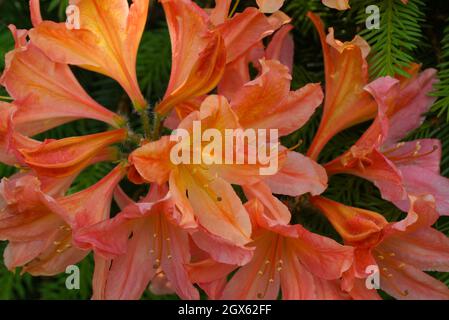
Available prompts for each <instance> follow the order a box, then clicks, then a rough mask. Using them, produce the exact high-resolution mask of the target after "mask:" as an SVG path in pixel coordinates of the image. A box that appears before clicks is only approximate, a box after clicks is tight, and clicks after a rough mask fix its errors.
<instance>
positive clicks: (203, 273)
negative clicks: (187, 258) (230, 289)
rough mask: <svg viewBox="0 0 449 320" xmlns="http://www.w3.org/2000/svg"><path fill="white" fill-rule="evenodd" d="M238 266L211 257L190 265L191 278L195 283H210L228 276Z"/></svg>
mask: <svg viewBox="0 0 449 320" xmlns="http://www.w3.org/2000/svg"><path fill="white" fill-rule="evenodd" d="M234 269H236V266H234V265H230V264H225V263H220V262H217V261H215V260H212V259H210V258H207V259H204V260H201V261H198V262H194V263H190V264H189V265H188V270H189V275H190V280H191V281H192V282H193V283H210V282H213V281H216V280H220V279H222V278H226V277H227V276H228V275H229V274H230V273H231V272H232V271H233V270H234Z"/></svg>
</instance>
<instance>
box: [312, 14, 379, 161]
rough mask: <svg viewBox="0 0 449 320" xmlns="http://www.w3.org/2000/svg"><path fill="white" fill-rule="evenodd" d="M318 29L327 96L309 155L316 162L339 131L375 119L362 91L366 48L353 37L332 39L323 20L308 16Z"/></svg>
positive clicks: (371, 104) (373, 108)
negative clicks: (347, 40)
mask: <svg viewBox="0 0 449 320" xmlns="http://www.w3.org/2000/svg"><path fill="white" fill-rule="evenodd" d="M308 16H309V18H310V19H312V22H313V23H314V24H315V27H316V29H317V30H318V33H319V36H320V39H321V45H322V47H323V55H324V67H325V77H326V79H325V80H326V90H325V91H326V97H325V102H324V109H323V117H322V119H321V123H320V127H319V129H318V132H317V134H316V135H315V138H314V140H313V142H312V145H311V146H310V149H309V151H308V155H309V156H310V157H311V158H312V159H317V157H318V155H319V153H320V151H321V150H322V149H323V147H324V146H325V145H326V143H327V142H329V140H330V139H331V138H332V137H333V136H334V135H335V134H337V133H339V132H340V131H342V130H344V129H346V128H349V127H351V126H353V125H356V124H358V123H361V122H364V121H366V120H369V119H372V118H374V116H375V115H376V103H375V102H374V99H373V98H372V97H371V96H370V95H369V94H368V93H367V92H366V91H365V90H364V87H365V85H366V84H368V64H367V62H366V56H367V55H368V53H369V50H370V48H369V45H368V43H366V41H365V40H363V38H361V37H359V36H356V37H355V38H354V39H353V40H352V41H351V42H344V43H342V42H340V41H338V40H335V39H334V30H333V29H332V28H330V29H329V34H328V35H327V37H326V35H325V32H324V25H323V23H322V21H321V20H320V19H319V18H318V17H317V16H316V15H314V14H313V13H309V14H308Z"/></svg>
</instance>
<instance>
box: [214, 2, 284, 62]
mask: <svg viewBox="0 0 449 320" xmlns="http://www.w3.org/2000/svg"><path fill="white" fill-rule="evenodd" d="M275 29H276V28H275V27H273V26H272V25H271V24H270V22H269V20H268V19H267V17H265V15H264V14H263V13H261V12H260V11H259V10H257V9H256V8H247V9H245V11H243V12H241V13H237V14H236V15H235V16H234V17H233V18H232V19H230V20H228V21H226V22H225V23H223V24H222V25H220V26H219V27H218V28H217V30H218V32H220V34H221V35H222V37H223V39H224V42H225V45H226V53H227V57H226V63H231V62H233V61H235V60H236V59H237V58H239V57H240V56H242V55H243V54H245V53H246V52H248V50H249V49H250V48H252V47H253V46H254V45H255V44H257V43H258V42H259V41H261V40H262V39H263V38H265V37H266V36H269V35H270V34H272V33H273V32H274V31H275Z"/></svg>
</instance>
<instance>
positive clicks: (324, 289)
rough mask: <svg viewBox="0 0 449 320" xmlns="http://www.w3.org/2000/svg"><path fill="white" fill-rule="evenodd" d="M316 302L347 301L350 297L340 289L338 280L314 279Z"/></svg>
mask: <svg viewBox="0 0 449 320" xmlns="http://www.w3.org/2000/svg"><path fill="white" fill-rule="evenodd" d="M315 291H316V299H317V300H349V299H350V296H349V295H348V294H346V293H345V292H343V291H342V290H341V288H340V282H339V281H338V280H324V279H320V278H318V277H315Z"/></svg>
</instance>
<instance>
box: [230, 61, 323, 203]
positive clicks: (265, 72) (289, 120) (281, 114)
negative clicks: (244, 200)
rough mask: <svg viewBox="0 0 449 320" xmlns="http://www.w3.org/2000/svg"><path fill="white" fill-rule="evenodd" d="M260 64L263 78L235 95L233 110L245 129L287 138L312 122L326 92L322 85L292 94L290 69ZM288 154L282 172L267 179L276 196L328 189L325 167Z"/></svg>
mask: <svg viewBox="0 0 449 320" xmlns="http://www.w3.org/2000/svg"><path fill="white" fill-rule="evenodd" d="M260 64H261V74H260V76H259V77H257V78H256V79H255V80H253V81H251V82H248V83H246V84H245V86H243V87H242V88H240V89H239V90H238V91H236V92H235V94H234V98H233V99H232V101H231V106H232V109H233V111H234V112H235V113H236V115H237V117H238V119H239V123H240V125H241V126H242V127H243V128H245V129H247V128H251V129H276V130H278V133H279V136H281V137H282V136H286V135H288V134H290V133H292V132H294V131H295V130H297V129H299V128H301V127H302V126H303V125H304V124H305V123H306V122H307V121H308V119H309V118H310V117H311V116H312V114H313V113H314V111H315V110H316V108H317V107H318V106H319V105H320V104H321V101H322V99H323V92H322V90H321V87H320V86H319V85H318V84H308V85H306V86H305V87H303V88H301V89H299V90H296V91H290V86H291V76H290V74H289V70H288V68H287V67H286V66H284V65H282V64H281V63H279V62H278V61H275V60H261V61H260ZM284 152H285V150H284ZM286 155H287V157H286V160H285V162H283V163H282V164H281V165H280V169H279V172H278V173H277V174H276V175H273V176H267V177H265V179H264V181H265V182H266V183H267V184H268V185H269V186H270V188H271V190H272V192H273V193H276V194H284V195H289V196H299V195H302V194H305V193H307V192H310V193H312V194H320V193H322V192H323V191H324V190H325V188H326V186H327V176H326V174H325V172H324V171H323V169H322V167H321V166H319V165H318V164H317V163H316V162H314V161H313V160H311V159H309V158H307V157H305V156H303V155H301V154H299V153H297V152H290V151H286Z"/></svg>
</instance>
